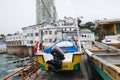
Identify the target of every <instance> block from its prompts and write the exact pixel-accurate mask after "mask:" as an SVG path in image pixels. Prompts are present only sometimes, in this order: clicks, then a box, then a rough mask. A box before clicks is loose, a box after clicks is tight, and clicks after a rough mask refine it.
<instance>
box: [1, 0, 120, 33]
mask: <svg viewBox="0 0 120 80" xmlns="http://www.w3.org/2000/svg"><path fill="white" fill-rule="evenodd" d="M35 1H36V0H0V34H8V33H15V32H17V31H21V28H22V27H26V26H29V25H34V24H35V23H36V12H35V11H36V3H35ZM55 3H56V4H55V5H56V8H57V12H58V18H64V17H65V16H66V17H69V16H71V17H81V16H83V19H82V20H83V21H93V20H95V19H100V20H101V19H104V18H107V19H115V18H120V9H119V8H120V0H55Z"/></svg>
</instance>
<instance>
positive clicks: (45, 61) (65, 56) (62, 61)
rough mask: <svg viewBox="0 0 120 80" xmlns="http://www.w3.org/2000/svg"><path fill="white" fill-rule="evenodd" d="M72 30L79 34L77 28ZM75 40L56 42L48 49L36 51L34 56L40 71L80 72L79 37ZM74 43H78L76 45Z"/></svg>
mask: <svg viewBox="0 0 120 80" xmlns="http://www.w3.org/2000/svg"><path fill="white" fill-rule="evenodd" d="M62 28H63V27H62ZM74 28H76V31H78V32H79V28H78V27H74ZM49 29H50V28H49ZM42 30H43V29H42ZM76 33H77V32H76ZM77 35H79V33H77ZM77 38H78V39H76V40H71V39H61V40H57V41H56V42H55V43H53V44H52V45H50V46H49V47H48V48H44V49H43V50H40V51H37V53H36V55H37V58H38V62H39V66H40V69H41V70H51V71H53V72H58V71H73V70H80V62H81V48H80V45H79V44H80V42H79V41H80V40H79V37H77ZM76 41H78V43H77V42H76ZM77 44H78V45H79V47H78V46H77Z"/></svg>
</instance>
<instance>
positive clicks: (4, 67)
mask: <svg viewBox="0 0 120 80" xmlns="http://www.w3.org/2000/svg"><path fill="white" fill-rule="evenodd" d="M17 59H18V57H16V56H13V55H7V54H0V80H2V79H3V78H4V77H5V76H7V75H9V74H10V73H12V72H14V71H15V70H16V69H17V68H16V67H15V65H14V64H11V61H13V60H17ZM9 80H21V79H20V76H14V77H13V78H10V79H9Z"/></svg>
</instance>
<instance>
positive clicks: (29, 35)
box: [22, 26, 39, 46]
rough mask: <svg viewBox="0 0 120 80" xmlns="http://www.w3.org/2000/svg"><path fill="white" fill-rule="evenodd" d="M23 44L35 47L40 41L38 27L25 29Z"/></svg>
mask: <svg viewBox="0 0 120 80" xmlns="http://www.w3.org/2000/svg"><path fill="white" fill-rule="evenodd" d="M22 30H23V44H24V45H26V46H34V44H35V42H36V41H39V33H38V27H37V26H28V27H23V28H22Z"/></svg>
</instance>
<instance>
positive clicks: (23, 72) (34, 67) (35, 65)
mask: <svg viewBox="0 0 120 80" xmlns="http://www.w3.org/2000/svg"><path fill="white" fill-rule="evenodd" d="M27 69H29V71H28V73H26V70H27ZM38 69H39V65H38V62H37V60H34V61H33V62H32V63H29V64H27V65H26V66H25V67H23V68H21V69H20V70H17V71H15V72H13V73H11V74H10V75H8V76H6V77H5V78H3V79H2V80H8V79H10V78H12V77H13V76H15V75H18V74H19V75H20V76H21V80H26V79H27V78H29V77H30V76H31V75H32V74H34V73H35V74H36V76H37V71H38Z"/></svg>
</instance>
